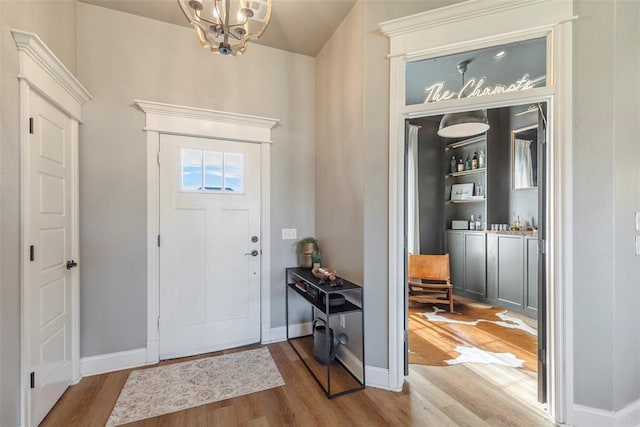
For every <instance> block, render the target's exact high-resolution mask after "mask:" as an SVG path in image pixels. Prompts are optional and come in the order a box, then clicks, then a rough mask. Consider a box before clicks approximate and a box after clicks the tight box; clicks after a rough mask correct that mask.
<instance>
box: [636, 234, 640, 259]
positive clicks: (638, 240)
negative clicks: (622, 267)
mask: <svg viewBox="0 0 640 427" xmlns="http://www.w3.org/2000/svg"><path fill="white" fill-rule="evenodd" d="M636 255H640V236H636Z"/></svg>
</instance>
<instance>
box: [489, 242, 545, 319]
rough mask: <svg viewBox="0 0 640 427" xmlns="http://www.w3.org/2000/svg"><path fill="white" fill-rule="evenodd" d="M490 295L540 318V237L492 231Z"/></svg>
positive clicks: (521, 311) (502, 304)
mask: <svg viewBox="0 0 640 427" xmlns="http://www.w3.org/2000/svg"><path fill="white" fill-rule="evenodd" d="M487 297H488V299H489V300H492V301H494V302H495V304H497V305H500V306H502V307H506V308H509V309H511V310H513V311H516V312H519V313H523V314H525V315H527V316H531V317H534V318H535V317H536V316H537V307H538V302H537V299H538V240H537V239H536V238H534V237H531V236H523V235H513V234H500V233H489V234H488V237H487Z"/></svg>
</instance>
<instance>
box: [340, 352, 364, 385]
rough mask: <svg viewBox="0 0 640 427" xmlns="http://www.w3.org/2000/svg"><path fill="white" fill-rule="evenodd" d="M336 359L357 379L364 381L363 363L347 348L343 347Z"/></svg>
mask: <svg viewBox="0 0 640 427" xmlns="http://www.w3.org/2000/svg"><path fill="white" fill-rule="evenodd" d="M336 357H337V358H338V359H339V360H340V361H341V362H342V364H343V365H344V366H345V367H346V368H347V369H348V370H349V371H351V373H352V374H353V375H355V377H356V378H358V379H359V380H360V381H362V361H361V360H360V359H359V358H358V357H357V356H356V355H355V354H353V353H352V352H351V351H350V350H349V349H348V348H346V347H345V346H341V347H340V349H339V350H338V355H337V356H336ZM365 372H366V370H365Z"/></svg>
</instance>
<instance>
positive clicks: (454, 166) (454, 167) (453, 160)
mask: <svg viewBox="0 0 640 427" xmlns="http://www.w3.org/2000/svg"><path fill="white" fill-rule="evenodd" d="M456 170H458V163H457V162H456V156H453V157H451V171H450V172H451V173H454V172H455V171H456Z"/></svg>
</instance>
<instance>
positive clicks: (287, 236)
mask: <svg viewBox="0 0 640 427" xmlns="http://www.w3.org/2000/svg"><path fill="white" fill-rule="evenodd" d="M297 234H298V233H297V230H296V229H295V228H283V229H282V240H295V239H296V238H297V237H296V235H297Z"/></svg>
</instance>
